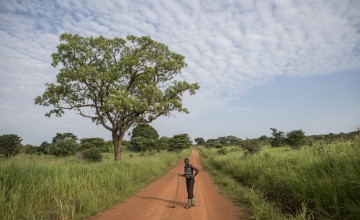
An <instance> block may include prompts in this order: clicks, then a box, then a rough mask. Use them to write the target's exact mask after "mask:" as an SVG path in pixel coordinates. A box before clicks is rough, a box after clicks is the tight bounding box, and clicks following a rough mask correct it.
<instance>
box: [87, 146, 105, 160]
mask: <svg viewBox="0 0 360 220" xmlns="http://www.w3.org/2000/svg"><path fill="white" fill-rule="evenodd" d="M82 154H83V158H84V160H86V161H89V162H100V161H101V160H102V154H101V151H100V150H99V149H98V148H97V147H92V148H89V149H86V150H84V151H83V152H82Z"/></svg>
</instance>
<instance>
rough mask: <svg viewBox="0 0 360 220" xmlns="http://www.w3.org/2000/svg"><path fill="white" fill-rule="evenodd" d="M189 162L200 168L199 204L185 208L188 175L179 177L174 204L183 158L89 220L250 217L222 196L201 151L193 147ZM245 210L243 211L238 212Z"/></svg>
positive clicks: (198, 180) (196, 182)
mask: <svg viewBox="0 0 360 220" xmlns="http://www.w3.org/2000/svg"><path fill="white" fill-rule="evenodd" d="M190 164H192V165H194V166H196V167H197V168H199V169H200V172H199V174H198V175H197V176H196V177H195V186H194V198H195V202H196V206H195V207H194V206H192V207H191V208H190V209H185V205H186V203H187V192H186V183H185V178H184V177H180V183H179V189H178V196H177V205H176V208H174V201H175V193H176V185H177V181H178V176H177V174H178V173H183V172H184V171H183V169H184V162H183V160H180V161H179V162H178V165H177V166H176V167H175V168H173V169H171V170H170V171H169V172H167V173H166V174H165V175H164V176H162V177H161V178H160V179H158V180H156V181H154V182H153V183H151V184H150V185H149V186H147V187H145V188H143V189H141V190H140V191H139V192H138V193H136V194H135V195H134V196H133V197H131V198H129V199H127V200H126V201H124V202H123V203H120V204H118V205H117V206H114V207H113V208H111V209H108V210H106V211H104V212H102V213H98V214H97V215H95V216H93V217H91V218H90V220H143V219H146V220H155V219H156V220H160V219H161V220H191V219H196V220H201V219H204V220H225V219H226V220H231V219H248V218H249V217H248V216H247V215H245V216H239V215H244V214H243V213H244V212H242V211H243V210H240V209H239V208H236V207H234V206H232V204H231V203H230V202H229V201H227V200H226V199H225V198H224V197H222V196H221V195H220V194H219V193H218V191H217V188H216V186H215V185H214V184H213V183H212V182H211V179H210V177H209V175H208V174H207V173H206V172H205V171H204V170H203V167H202V166H201V164H200V158H199V152H198V151H196V150H192V155H191V157H190ZM239 213H242V214H239Z"/></svg>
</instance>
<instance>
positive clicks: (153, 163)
mask: <svg viewBox="0 0 360 220" xmlns="http://www.w3.org/2000/svg"><path fill="white" fill-rule="evenodd" d="M184 154H189V151H187V153H184V152H183V153H182V154H181V155H184ZM104 156H105V160H104V162H101V163H87V162H84V161H82V160H79V159H78V158H76V157H72V158H65V159H59V158H55V157H50V156H28V155H19V156H16V157H14V158H11V159H9V160H5V161H1V162H0V216H1V217H0V218H1V219H82V218H85V217H87V216H90V215H91V214H94V213H96V212H99V211H101V210H103V209H105V208H107V207H109V206H111V205H112V204H114V203H116V202H119V201H121V200H123V199H125V198H126V197H128V196H129V195H131V194H133V193H134V192H135V191H137V190H138V189H139V188H141V187H143V186H144V185H146V184H148V183H150V182H151V181H153V180H155V179H156V178H158V177H159V176H161V175H162V174H163V173H164V171H166V170H168V169H169V168H171V167H172V166H174V165H175V163H176V161H177V159H179V157H180V154H176V153H157V154H155V155H145V156H144V155H143V156H140V155H139V154H135V153H132V154H131V155H130V154H129V153H125V154H124V155H123V159H122V161H121V162H120V163H115V162H113V161H112V155H110V154H107V155H104Z"/></svg>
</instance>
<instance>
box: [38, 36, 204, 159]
mask: <svg viewBox="0 0 360 220" xmlns="http://www.w3.org/2000/svg"><path fill="white" fill-rule="evenodd" d="M60 41H61V43H60V44H59V45H58V46H57V52H56V53H53V54H52V59H53V62H52V65H53V66H54V67H60V70H59V73H58V74H57V79H56V83H48V84H46V89H45V92H44V93H43V94H42V95H41V96H38V97H36V98H35V104H38V105H43V106H52V107H53V108H52V109H51V110H50V111H49V112H47V113H46V116H49V117H50V116H51V115H53V114H54V115H56V116H61V115H62V114H64V113H65V110H74V111H76V112H77V113H78V114H79V115H81V116H83V117H86V118H89V119H91V120H92V121H93V122H95V123H97V124H101V125H102V126H103V127H104V128H106V129H107V130H109V131H110V132H111V133H112V139H113V144H114V154H115V160H119V159H120V146H121V142H122V140H123V137H124V134H125V132H126V131H127V130H128V129H129V128H130V127H131V126H133V125H134V124H141V123H150V122H151V121H153V120H155V119H157V118H158V117H160V116H169V115H170V114H171V112H173V111H178V112H185V113H188V110H187V109H186V108H185V107H184V106H183V104H182V96H183V94H184V93H185V92H189V93H190V95H193V94H195V92H196V90H198V89H199V88H200V87H199V85H198V84H197V83H192V84H191V83H188V82H187V81H179V80H175V77H176V76H177V75H178V74H179V73H181V70H182V69H183V68H184V67H186V63H185V61H184V59H185V57H184V56H182V55H180V54H177V53H175V52H172V51H170V50H169V49H168V46H166V45H165V44H162V43H160V42H157V41H155V40H152V39H151V38H150V37H136V36H132V35H129V36H127V37H126V38H125V39H122V38H113V39H107V38H105V37H103V36H100V37H83V36H80V35H73V34H70V33H65V34H62V35H61V37H60Z"/></svg>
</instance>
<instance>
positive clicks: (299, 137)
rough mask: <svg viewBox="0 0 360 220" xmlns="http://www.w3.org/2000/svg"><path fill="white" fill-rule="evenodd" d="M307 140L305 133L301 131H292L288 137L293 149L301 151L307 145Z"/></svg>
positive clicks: (287, 140) (287, 139)
mask: <svg viewBox="0 0 360 220" xmlns="http://www.w3.org/2000/svg"><path fill="white" fill-rule="evenodd" d="M305 140H306V136H305V132H303V131H302V130H301V129H300V130H294V131H290V132H289V133H287V135H286V142H287V143H288V144H289V145H290V147H291V148H292V149H300V148H301V146H302V145H303V144H304V143H305Z"/></svg>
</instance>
